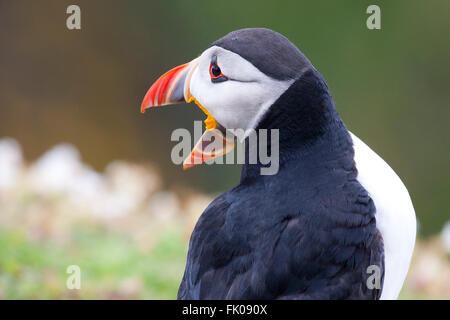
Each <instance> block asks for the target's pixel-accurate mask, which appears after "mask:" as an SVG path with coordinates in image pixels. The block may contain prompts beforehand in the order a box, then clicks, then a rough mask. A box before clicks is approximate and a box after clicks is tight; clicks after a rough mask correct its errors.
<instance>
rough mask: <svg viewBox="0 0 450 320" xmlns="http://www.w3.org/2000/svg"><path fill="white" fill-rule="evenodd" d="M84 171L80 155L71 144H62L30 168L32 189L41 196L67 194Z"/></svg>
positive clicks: (45, 154)
mask: <svg viewBox="0 0 450 320" xmlns="http://www.w3.org/2000/svg"><path fill="white" fill-rule="evenodd" d="M82 170H83V164H82V162H81V159H80V153H79V152H78V150H77V148H75V147H74V146H73V145H71V144H60V145H57V146H55V147H53V148H51V149H50V150H49V151H47V152H46V153H44V154H43V155H42V156H41V157H40V158H39V159H38V160H37V161H36V162H35V163H34V164H33V165H32V166H31V168H30V171H29V183H30V188H31V189H32V190H33V191H35V192H37V193H40V194H48V193H66V192H68V191H69V190H70V189H71V185H72V184H73V181H74V179H75V177H76V176H77V175H78V174H79V173H80V171H82Z"/></svg>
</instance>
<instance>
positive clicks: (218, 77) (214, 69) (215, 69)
mask: <svg viewBox="0 0 450 320" xmlns="http://www.w3.org/2000/svg"><path fill="white" fill-rule="evenodd" d="M209 75H210V76H211V82H213V83H217V82H223V81H227V80H228V78H227V77H226V76H225V75H224V74H223V73H222V70H220V67H219V66H218V65H217V56H213V57H212V59H211V64H210V65H209Z"/></svg>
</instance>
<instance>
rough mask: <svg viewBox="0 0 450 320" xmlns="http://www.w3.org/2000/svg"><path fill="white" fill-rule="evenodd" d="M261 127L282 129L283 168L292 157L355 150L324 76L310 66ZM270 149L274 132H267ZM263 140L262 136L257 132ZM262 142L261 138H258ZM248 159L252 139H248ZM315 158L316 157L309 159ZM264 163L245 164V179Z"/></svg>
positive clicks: (242, 178) (249, 177) (297, 157)
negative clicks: (271, 134)
mask: <svg viewBox="0 0 450 320" xmlns="http://www.w3.org/2000/svg"><path fill="white" fill-rule="evenodd" d="M259 129H268V130H270V129H278V130H279V159H280V161H279V162H280V170H285V168H286V167H287V166H288V163H289V162H291V161H292V160H298V161H304V160H305V159H313V158H315V157H314V156H313V157H311V155H314V154H322V153H327V154H334V156H338V154H339V153H346V152H347V151H351V152H353V149H352V143H351V138H350V135H349V133H348V131H347V129H346V127H345V125H344V124H343V122H342V120H341V118H340V117H339V115H338V113H337V111H336V108H335V106H334V102H333V99H332V98H331V95H330V93H329V91H328V87H327V85H326V84H325V81H324V80H323V78H322V76H321V75H320V74H319V73H318V72H317V71H316V70H315V69H310V70H308V71H306V72H305V73H303V74H302V76H301V77H300V78H299V79H297V80H295V82H294V83H293V84H292V85H291V86H290V87H289V88H288V89H287V90H286V92H284V93H283V94H282V95H281V96H280V97H279V98H278V100H277V101H276V102H275V103H274V104H273V105H272V106H271V107H270V108H269V110H268V112H267V113H266V114H265V116H264V117H263V118H262V119H261V121H260V122H259V124H258V126H257V128H256V131H257V133H258V130H259ZM267 136H268V138H267V140H268V150H269V152H270V150H271V146H270V132H268V134H267ZM257 137H258V139H259V135H258V134H257ZM258 143H259V141H258ZM245 145H246V146H245V149H246V160H248V159H249V157H248V155H249V154H248V153H249V141H248V138H247V139H246V144H245ZM309 161H312V160H309ZM261 166H262V164H260V163H257V164H248V163H246V164H244V165H243V168H242V174H241V182H242V181H245V180H248V179H254V178H257V177H258V176H260V168H261Z"/></svg>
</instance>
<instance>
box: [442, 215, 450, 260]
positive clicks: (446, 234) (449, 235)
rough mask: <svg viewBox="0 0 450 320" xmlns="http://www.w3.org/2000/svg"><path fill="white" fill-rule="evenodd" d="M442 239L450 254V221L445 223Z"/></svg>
mask: <svg viewBox="0 0 450 320" xmlns="http://www.w3.org/2000/svg"><path fill="white" fill-rule="evenodd" d="M441 239H442V243H443V244H444V248H445V250H446V251H447V253H448V254H450V220H449V221H447V222H446V223H445V225H444V228H443V229H442V232H441Z"/></svg>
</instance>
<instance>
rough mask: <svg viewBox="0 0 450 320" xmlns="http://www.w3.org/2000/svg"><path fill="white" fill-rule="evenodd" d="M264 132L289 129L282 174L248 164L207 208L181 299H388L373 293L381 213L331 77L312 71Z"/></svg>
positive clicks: (283, 137)
mask: <svg viewBox="0 0 450 320" xmlns="http://www.w3.org/2000/svg"><path fill="white" fill-rule="evenodd" d="M258 128H265V129H271V128H278V129H279V130H280V170H279V172H278V174H276V175H267V176H264V175H260V174H259V169H260V167H261V164H245V165H243V169H242V176H241V181H240V184H239V185H238V186H237V187H235V188H233V189H231V190H229V191H227V192H225V193H224V194H222V195H221V196H219V197H218V198H217V199H215V200H214V201H213V202H212V203H211V204H210V205H209V207H208V208H207V209H206V210H205V212H204V213H203V214H202V216H201V217H200V219H199V221H198V223H197V225H196V227H195V230H194V232H193V233H192V236H191V242H190V245H189V253H188V258H187V265H186V270H185V273H184V277H183V280H182V283H181V286H180V289H179V292H178V298H179V299H375V298H379V296H380V294H381V292H380V291H381V290H378V289H372V290H371V289H368V287H367V286H366V279H367V277H368V274H367V273H366V270H367V267H368V266H370V265H378V266H382V267H383V268H382V269H384V256H383V242H382V238H381V236H380V233H379V232H378V230H377V229H376V221H375V206H374V203H373V201H372V199H371V198H370V196H369V195H368V193H367V191H366V190H365V189H364V188H363V187H362V186H361V184H360V183H359V182H358V181H357V179H356V176H357V170H356V167H355V163H354V160H353V154H354V151H353V147H352V140H351V137H350V135H349V133H348V131H347V129H346V127H345V125H344V124H343V122H342V120H341V119H340V117H339V115H338V113H337V111H336V109H335V107H334V103H333V100H332V98H331V96H330V94H329V92H328V88H327V86H326V84H325V82H324V80H323V79H322V77H321V75H320V74H319V73H318V72H317V71H315V70H314V69H309V70H308V71H306V72H304V73H303V74H302V76H301V77H300V78H299V79H298V80H296V81H295V82H294V83H293V84H292V85H291V87H290V88H289V89H288V90H287V91H286V92H285V93H284V94H283V95H282V96H281V97H280V98H279V99H278V100H277V101H276V102H275V104H274V105H273V106H272V107H271V108H270V109H269V111H268V112H267V114H266V115H265V117H264V118H263V119H262V121H261V122H260V124H259V126H258ZM382 273H383V274H384V271H383V270H382Z"/></svg>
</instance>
